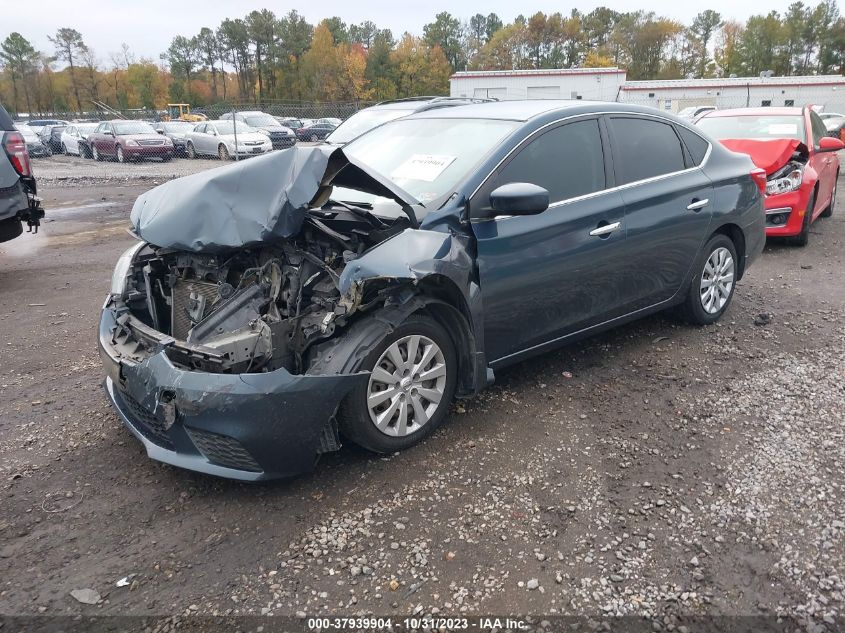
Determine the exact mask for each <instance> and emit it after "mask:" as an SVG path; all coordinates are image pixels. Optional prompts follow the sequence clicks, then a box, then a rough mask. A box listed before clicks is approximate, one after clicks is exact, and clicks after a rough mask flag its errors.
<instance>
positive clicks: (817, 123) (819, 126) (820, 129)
mask: <svg viewBox="0 0 845 633" xmlns="http://www.w3.org/2000/svg"><path fill="white" fill-rule="evenodd" d="M810 127H811V128H812V129H813V144H814V145H815V146H816V147H818V146H819V142H820V141H821V140H822V139H823V138H824V137H825V136H827V128H826V127H825V126H824V123H823V122H822V120H821V118H819V115H818V114H816V113H815V112H813V111H812V110H811V111H810Z"/></svg>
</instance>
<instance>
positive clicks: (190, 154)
mask: <svg viewBox="0 0 845 633" xmlns="http://www.w3.org/2000/svg"><path fill="white" fill-rule="evenodd" d="M185 152H186V153H187V154H188V158H196V157H197V150H196V148H195V147H194V144H193V143H191V142H188V144H187V146H186V147H185Z"/></svg>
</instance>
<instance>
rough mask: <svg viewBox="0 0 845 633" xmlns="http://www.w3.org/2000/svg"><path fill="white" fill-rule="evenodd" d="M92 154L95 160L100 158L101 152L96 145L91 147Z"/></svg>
mask: <svg viewBox="0 0 845 633" xmlns="http://www.w3.org/2000/svg"><path fill="white" fill-rule="evenodd" d="M91 156H93V157H94V160H100V152H98V151H97V146H96V145H95V146H94V147H93V148H91Z"/></svg>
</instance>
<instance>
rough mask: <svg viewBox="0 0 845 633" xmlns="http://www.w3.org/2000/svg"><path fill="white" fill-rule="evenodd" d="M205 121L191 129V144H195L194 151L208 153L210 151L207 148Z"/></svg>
mask: <svg viewBox="0 0 845 633" xmlns="http://www.w3.org/2000/svg"><path fill="white" fill-rule="evenodd" d="M205 126H206V124H205V123H200V124H198V125H195V126H194V129H193V130H191V133H190V136H189V137H190V139H191V144H192V145H193V146H194V151H196V153H197V154H207V153H208V152H207V151H206V149H205V145H206V143H205V141H206V138H205Z"/></svg>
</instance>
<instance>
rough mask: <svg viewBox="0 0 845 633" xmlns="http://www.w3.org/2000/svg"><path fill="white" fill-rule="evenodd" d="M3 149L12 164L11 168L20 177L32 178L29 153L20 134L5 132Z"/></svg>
mask: <svg viewBox="0 0 845 633" xmlns="http://www.w3.org/2000/svg"><path fill="white" fill-rule="evenodd" d="M3 149H4V150H6V156H8V157H9V160H10V161H11V163H12V167H14V168H15V171H16V172H18V174H20V175H21V176H32V166H31V165H30V164H29V151H27V149H26V141H24V139H23V134H21V133H20V132H6V135H5V136H4V137H3Z"/></svg>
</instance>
